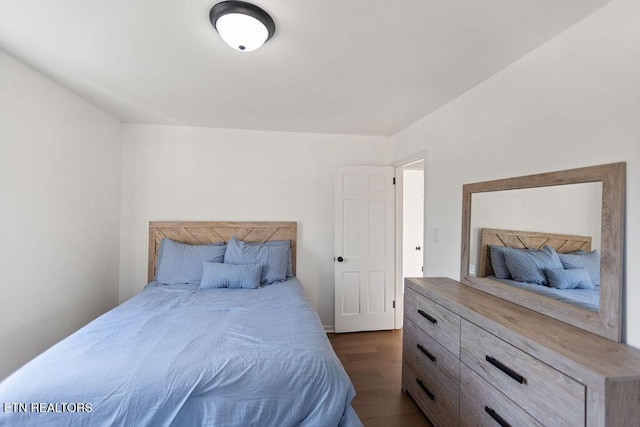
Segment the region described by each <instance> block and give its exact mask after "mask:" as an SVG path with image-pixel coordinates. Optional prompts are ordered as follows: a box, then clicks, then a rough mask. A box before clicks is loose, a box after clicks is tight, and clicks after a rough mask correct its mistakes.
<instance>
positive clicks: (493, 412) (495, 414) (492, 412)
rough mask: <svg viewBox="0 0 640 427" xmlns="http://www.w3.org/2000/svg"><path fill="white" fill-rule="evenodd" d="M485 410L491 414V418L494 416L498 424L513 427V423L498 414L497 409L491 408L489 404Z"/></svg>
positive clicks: (501, 426) (503, 426)
mask: <svg viewBox="0 0 640 427" xmlns="http://www.w3.org/2000/svg"><path fill="white" fill-rule="evenodd" d="M484 411H485V412H486V413H487V414H489V416H490V417H491V418H493V419H494V420H496V422H497V423H498V424H500V427H511V424H509V423H508V422H506V421H505V419H504V418H502V417H501V416H500V415H498V413H497V412H496V411H494V410H493V409H491V408H489V407H488V406H485V407H484Z"/></svg>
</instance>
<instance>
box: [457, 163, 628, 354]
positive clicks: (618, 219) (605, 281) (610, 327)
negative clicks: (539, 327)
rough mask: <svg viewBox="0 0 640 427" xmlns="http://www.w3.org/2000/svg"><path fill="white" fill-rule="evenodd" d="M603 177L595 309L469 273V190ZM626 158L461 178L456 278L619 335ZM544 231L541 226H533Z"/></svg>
mask: <svg viewBox="0 0 640 427" xmlns="http://www.w3.org/2000/svg"><path fill="white" fill-rule="evenodd" d="M588 182H602V220H601V221H602V224H601V230H602V232H601V233H602V234H601V244H600V310H599V311H598V312H594V311H590V310H587V309H584V308H581V307H578V306H575V305H572V304H569V303H565V302H562V301H558V300H555V299H553V298H550V297H547V296H543V295H540V294H536V293H534V292H530V291H526V290H523V289H519V288H515V287H513V286H509V285H507V284H504V283H501V282H498V281H495V280H491V279H486V278H479V277H472V276H470V275H469V249H470V248H469V242H470V239H471V196H472V195H473V194H474V193H486V192H491V191H504V190H518V189H524V188H535V187H550V186H555V185H567V184H580V183H588ZM625 186H626V163H625V162H621V163H611V164H606V165H598V166H589V167H584V168H578V169H569V170H564V171H558V172H549V173H542V174H536V175H527V176H520V177H515V178H506V179H498V180H494V181H485V182H477V183H473V184H465V185H464V186H463V187H462V245H461V261H460V281H461V282H462V283H464V284H466V285H469V286H472V287H474V288H476V289H479V290H481V291H483V292H487V293H489V294H492V295H495V296H496V297H499V298H502V299H505V300H508V301H511V302H513V303H515V304H518V305H521V306H524V307H526V308H529V309H531V310H534V311H537V312H539V313H542V314H545V315H547V316H550V317H553V318H555V319H558V320H560V321H563V322H566V323H569V324H571V325H573V326H576V327H578V328H581V329H585V330H587V331H589V332H593V333H594V334H597V335H600V336H602V337H605V338H607V339H610V340H613V341H616V342H620V341H621V340H622V311H621V308H622V294H623V242H624V236H625V234H624V210H625V209H624V203H625ZM537 231H544V230H537Z"/></svg>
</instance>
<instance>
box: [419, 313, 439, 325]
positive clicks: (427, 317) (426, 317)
mask: <svg viewBox="0 0 640 427" xmlns="http://www.w3.org/2000/svg"><path fill="white" fill-rule="evenodd" d="M418 314H419V315H420V316H422V317H424V318H425V319H427V320H428V321H429V322H431V323H433V324H434V325H435V324H437V323H438V321H437V320H436V318H435V317H432V316H429V315H428V314H427V313H425V312H424V311H422V310H418Z"/></svg>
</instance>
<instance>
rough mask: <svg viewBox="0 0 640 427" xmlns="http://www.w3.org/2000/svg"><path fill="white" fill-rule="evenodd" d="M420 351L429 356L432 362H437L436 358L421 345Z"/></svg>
mask: <svg viewBox="0 0 640 427" xmlns="http://www.w3.org/2000/svg"><path fill="white" fill-rule="evenodd" d="M418 350H420V351H421V352H423V353H424V355H425V356H427V357H428V358H429V359H431V361H432V362H435V361H436V357H435V356H434V355H433V354H431V353H429V351H428V350H427V349H426V348H424V347H423V346H421V345H420V344H418Z"/></svg>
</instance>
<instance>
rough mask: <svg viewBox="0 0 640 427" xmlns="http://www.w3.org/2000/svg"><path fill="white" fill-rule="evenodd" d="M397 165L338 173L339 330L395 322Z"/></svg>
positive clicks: (347, 168) (373, 327)
mask: <svg viewBox="0 0 640 427" xmlns="http://www.w3.org/2000/svg"><path fill="white" fill-rule="evenodd" d="M393 181H394V168H392V167H386V166H344V167H342V168H341V169H340V170H338V171H337V172H336V176H335V233H336V234H335V262H334V264H335V287H336V289H335V291H336V301H335V305H336V310H335V313H336V315H335V331H336V332H355V331H372V330H381V329H393V328H394V305H395V304H394V301H393V299H394V295H395V287H394V263H395V248H394V244H395V238H394V231H395V222H394V216H395V202H394V200H395V189H394V183H393Z"/></svg>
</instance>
